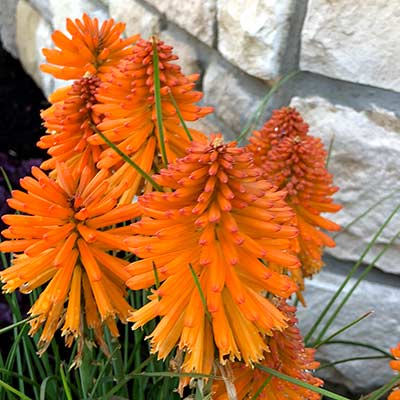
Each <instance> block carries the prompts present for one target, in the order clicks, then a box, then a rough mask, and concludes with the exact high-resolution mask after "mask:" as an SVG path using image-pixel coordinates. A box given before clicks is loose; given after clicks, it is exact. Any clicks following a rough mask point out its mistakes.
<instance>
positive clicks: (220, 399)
mask: <svg viewBox="0 0 400 400" xmlns="http://www.w3.org/2000/svg"><path fill="white" fill-rule="evenodd" d="M278 307H279V309H280V310H281V311H282V312H284V314H285V315H286V316H287V317H288V321H287V323H288V327H287V328H286V329H285V330H284V331H282V332H274V333H273V335H272V336H271V337H268V338H267V339H266V342H267V343H268V347H269V349H270V352H268V353H266V354H265V359H264V360H263V361H262V362H261V364H260V365H261V366H264V367H268V368H271V369H274V370H275V371H278V372H281V373H283V374H285V375H287V376H290V377H291V378H295V379H298V380H301V381H302V382H306V383H309V384H311V385H313V386H316V387H319V386H321V385H322V383H323V382H322V380H321V379H318V378H315V377H314V376H312V375H311V373H310V372H309V370H313V369H316V368H318V366H319V363H318V362H316V361H315V360H314V352H315V350H314V349H309V348H304V343H303V339H302V337H301V335H300V331H299V329H298V328H297V326H296V324H297V319H296V317H295V312H296V308H295V307H291V306H288V305H287V304H286V303H284V302H283V301H281V302H280V304H279V306H278ZM229 366H230V376H228V379H230V381H231V382H232V384H233V385H234V386H235V389H236V394H237V398H238V399H252V398H254V396H255V395H256V393H258V397H257V398H258V399H266V400H285V399H290V400H318V399H320V398H321V396H320V395H319V394H318V393H315V392H313V391H311V390H308V389H305V388H303V387H300V386H298V385H295V384H293V383H290V382H287V381H285V380H284V379H280V378H277V377H275V376H272V375H270V374H268V372H265V371H263V370H261V369H258V368H255V369H253V368H251V367H249V366H246V365H245V364H243V363H239V362H236V363H233V364H230V365H229ZM225 379H226V378H225ZM268 379H269V380H268ZM267 380H268V381H267ZM266 381H267V382H268V383H267V384H266V386H265V387H264V388H263V385H264V384H265V382H266ZM261 389H262V390H261ZM260 390H261V391H260ZM213 391H214V392H215V396H214V397H213V398H215V400H224V399H229V397H228V395H227V392H226V385H225V384H224V382H222V381H215V383H214V386H213Z"/></svg>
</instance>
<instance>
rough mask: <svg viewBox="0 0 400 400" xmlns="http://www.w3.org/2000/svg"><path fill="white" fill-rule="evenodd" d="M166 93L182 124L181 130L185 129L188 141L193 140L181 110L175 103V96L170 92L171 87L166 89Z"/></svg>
mask: <svg viewBox="0 0 400 400" xmlns="http://www.w3.org/2000/svg"><path fill="white" fill-rule="evenodd" d="M168 95H169V98H170V99H171V103H172V104H173V106H174V107H175V110H176V114H177V115H178V118H179V121H180V122H181V124H182V127H183V130H184V131H185V133H186V135H187V137H188V139H189V140H190V141H192V140H193V137H192V135H191V134H190V131H189V129H188V127H187V125H186V122H185V120H184V119H183V117H182V114H181V110H179V107H178V104H177V103H176V100H175V97H174V96H173V94H172V92H171V89H169V90H168Z"/></svg>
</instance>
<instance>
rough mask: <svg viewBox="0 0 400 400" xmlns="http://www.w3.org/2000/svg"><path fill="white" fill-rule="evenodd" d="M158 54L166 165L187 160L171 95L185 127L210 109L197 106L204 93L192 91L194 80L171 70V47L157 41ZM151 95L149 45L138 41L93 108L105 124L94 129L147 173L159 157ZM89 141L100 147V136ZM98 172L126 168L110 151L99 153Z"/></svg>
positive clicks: (198, 136) (106, 79) (110, 75)
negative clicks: (186, 122)
mask: <svg viewBox="0 0 400 400" xmlns="http://www.w3.org/2000/svg"><path fill="white" fill-rule="evenodd" d="M157 51H158V58H159V71H160V86H161V106H162V119H163V121H162V122H163V134H164V144H165V150H166V155H167V158H168V160H169V162H173V161H174V160H175V159H176V157H182V156H183V155H184V154H185V150H186V147H188V145H189V138H188V136H187V134H186V132H185V130H184V128H183V126H182V125H181V122H180V119H179V117H178V114H177V111H176V109H175V106H174V104H173V102H172V100H171V97H170V95H172V96H173V97H174V99H175V101H176V103H177V106H178V108H179V110H180V113H181V115H182V118H183V119H184V120H185V121H195V120H197V119H199V118H202V117H204V116H205V115H207V114H209V113H210V112H212V108H210V107H199V106H197V105H195V103H196V102H197V101H199V100H200V99H201V98H202V93H200V92H196V91H194V90H193V89H194V86H195V83H194V82H195V81H196V80H197V79H198V76H197V75H190V76H185V75H184V74H183V73H182V72H181V70H180V67H179V66H178V65H177V64H174V61H175V60H176V59H177V58H178V57H177V56H176V55H174V54H173V53H172V47H171V46H167V45H165V44H164V43H163V42H162V41H158V42H157ZM154 90H155V89H154V66H153V43H152V42H151V41H146V40H142V39H141V40H138V41H137V43H136V44H135V46H133V51H132V54H131V55H130V56H128V57H126V58H125V59H124V60H123V61H121V63H120V64H119V65H118V66H116V67H115V68H113V69H112V70H111V72H110V73H108V74H106V75H105V76H104V79H103V83H102V84H101V85H100V87H99V89H98V91H97V94H96V98H97V101H98V103H100V104H96V105H95V106H94V107H93V108H94V111H95V112H96V113H97V114H99V115H100V114H101V115H104V119H103V120H102V121H101V122H100V123H99V124H98V128H99V129H100V131H102V133H103V134H104V135H105V136H106V137H107V138H108V139H109V140H110V141H112V142H113V143H115V144H116V145H117V146H118V147H119V148H120V149H121V150H122V151H123V152H124V153H125V154H127V155H128V156H129V157H131V158H132V160H133V161H135V162H136V163H137V164H138V165H139V166H140V167H141V168H142V169H143V170H144V171H145V172H146V173H150V172H151V171H152V170H159V169H160V167H161V165H160V164H161V160H160V158H159V154H160V153H161V147H162V146H161V143H160V135H159V132H158V126H157V123H156V122H157V121H156V119H157V116H156V105H155V97H154ZM189 131H190V134H191V136H192V137H193V138H194V139H195V140H199V141H201V140H203V141H205V136H204V135H203V134H202V133H200V132H198V131H196V130H194V129H189ZM152 139H154V140H156V142H155V147H154V146H153V145H152V146H150V147H149V146H148V145H147V143H148V142H149V141H150V140H152ZM88 140H89V142H90V143H92V144H93V145H101V144H103V143H104V142H103V140H102V139H101V137H100V136H99V135H94V136H92V137H90V138H89V139H88ZM150 148H152V149H153V153H152V154H146V157H142V156H141V154H144V152H146V153H148V150H149V149H150ZM149 160H150V161H151V162H150V163H149ZM121 165H122V166H121ZM97 166H98V167H99V168H111V167H112V168H114V169H118V168H119V167H121V168H124V163H122V160H121V158H120V157H119V156H118V155H117V154H116V153H115V151H114V150H112V149H106V150H104V151H103V152H102V154H101V159H100V161H99V162H98V164H97ZM125 169H126V167H125ZM116 175H117V176H119V178H120V179H127V178H126V177H125V174H119V173H118V171H117V172H116ZM136 175H137V173H136V172H135V176H136ZM135 176H134V177H131V178H130V181H135V180H136V177H135ZM114 179H117V178H114ZM141 189H142V186H138V188H137V192H138V194H140V193H141ZM135 194H136V193H132V190H131V191H130V194H129V196H125V197H124V202H126V203H129V202H131V200H132V198H133V196H134V195H135Z"/></svg>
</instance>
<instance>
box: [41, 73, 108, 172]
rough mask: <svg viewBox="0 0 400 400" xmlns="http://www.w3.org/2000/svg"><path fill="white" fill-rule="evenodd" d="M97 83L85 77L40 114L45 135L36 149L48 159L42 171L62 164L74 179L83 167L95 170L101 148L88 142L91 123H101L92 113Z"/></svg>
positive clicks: (63, 90)
mask: <svg viewBox="0 0 400 400" xmlns="http://www.w3.org/2000/svg"><path fill="white" fill-rule="evenodd" d="M99 83H100V79H99V78H98V77H96V76H94V75H92V76H90V75H88V74H87V75H86V76H85V77H83V78H81V79H78V80H76V81H75V82H74V83H73V84H72V86H68V87H64V88H61V89H59V90H57V91H56V92H54V93H53V94H52V95H51V96H50V101H51V102H52V103H53V105H52V106H51V107H49V108H48V109H47V110H45V111H43V112H42V113H41V116H42V118H43V119H44V125H45V126H46V128H47V132H46V133H47V135H45V136H42V137H41V138H40V141H39V142H38V147H40V148H42V149H48V153H49V154H50V155H51V158H50V159H49V160H46V161H44V162H43V163H42V165H41V168H43V169H52V170H54V169H55V167H56V164H57V163H58V162H65V163H66V165H67V166H68V168H69V169H71V170H72V172H73V174H74V175H76V176H79V175H81V174H82V171H83V169H84V168H85V167H86V166H91V168H93V169H95V163H96V162H97V161H98V160H99V158H100V153H101V151H102V150H104V149H105V145H104V144H103V145H92V144H90V143H89V142H88V139H89V138H90V137H91V136H92V135H93V134H94V132H93V130H92V127H91V123H92V122H93V123H94V122H99V121H100V119H99V116H97V115H95V113H94V112H93V105H94V104H95V103H96V98H95V92H96V89H97V87H98V85H99Z"/></svg>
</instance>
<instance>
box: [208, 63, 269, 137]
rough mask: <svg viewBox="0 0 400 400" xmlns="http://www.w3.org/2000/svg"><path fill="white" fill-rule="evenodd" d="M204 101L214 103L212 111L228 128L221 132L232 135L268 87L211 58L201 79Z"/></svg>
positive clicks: (248, 115)
mask: <svg viewBox="0 0 400 400" xmlns="http://www.w3.org/2000/svg"><path fill="white" fill-rule="evenodd" d="M203 90H204V102H205V104H206V105H209V106H213V107H215V115H216V117H217V118H219V119H220V120H221V121H222V122H223V123H224V124H225V125H226V126H227V127H228V129H230V131H229V132H223V133H224V136H225V137H226V138H230V139H234V138H236V137H237V135H238V134H239V133H240V131H241V130H242V129H243V127H244V126H245V124H246V122H247V120H248V119H249V118H250V116H251V114H252V113H253V112H254V111H255V109H256V108H257V106H258V104H259V101H260V99H261V98H262V96H263V95H264V94H265V92H266V91H267V89H266V88H263V87H262V86H261V85H260V84H259V81H257V82H254V81H253V80H252V78H250V77H248V76H246V74H244V73H243V72H242V71H240V70H237V69H235V68H233V67H232V66H230V65H228V64H227V63H225V62H220V61H219V60H218V59H213V60H212V61H211V63H210V65H209V67H208V68H207V70H206V73H205V75H204V79H203Z"/></svg>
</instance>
